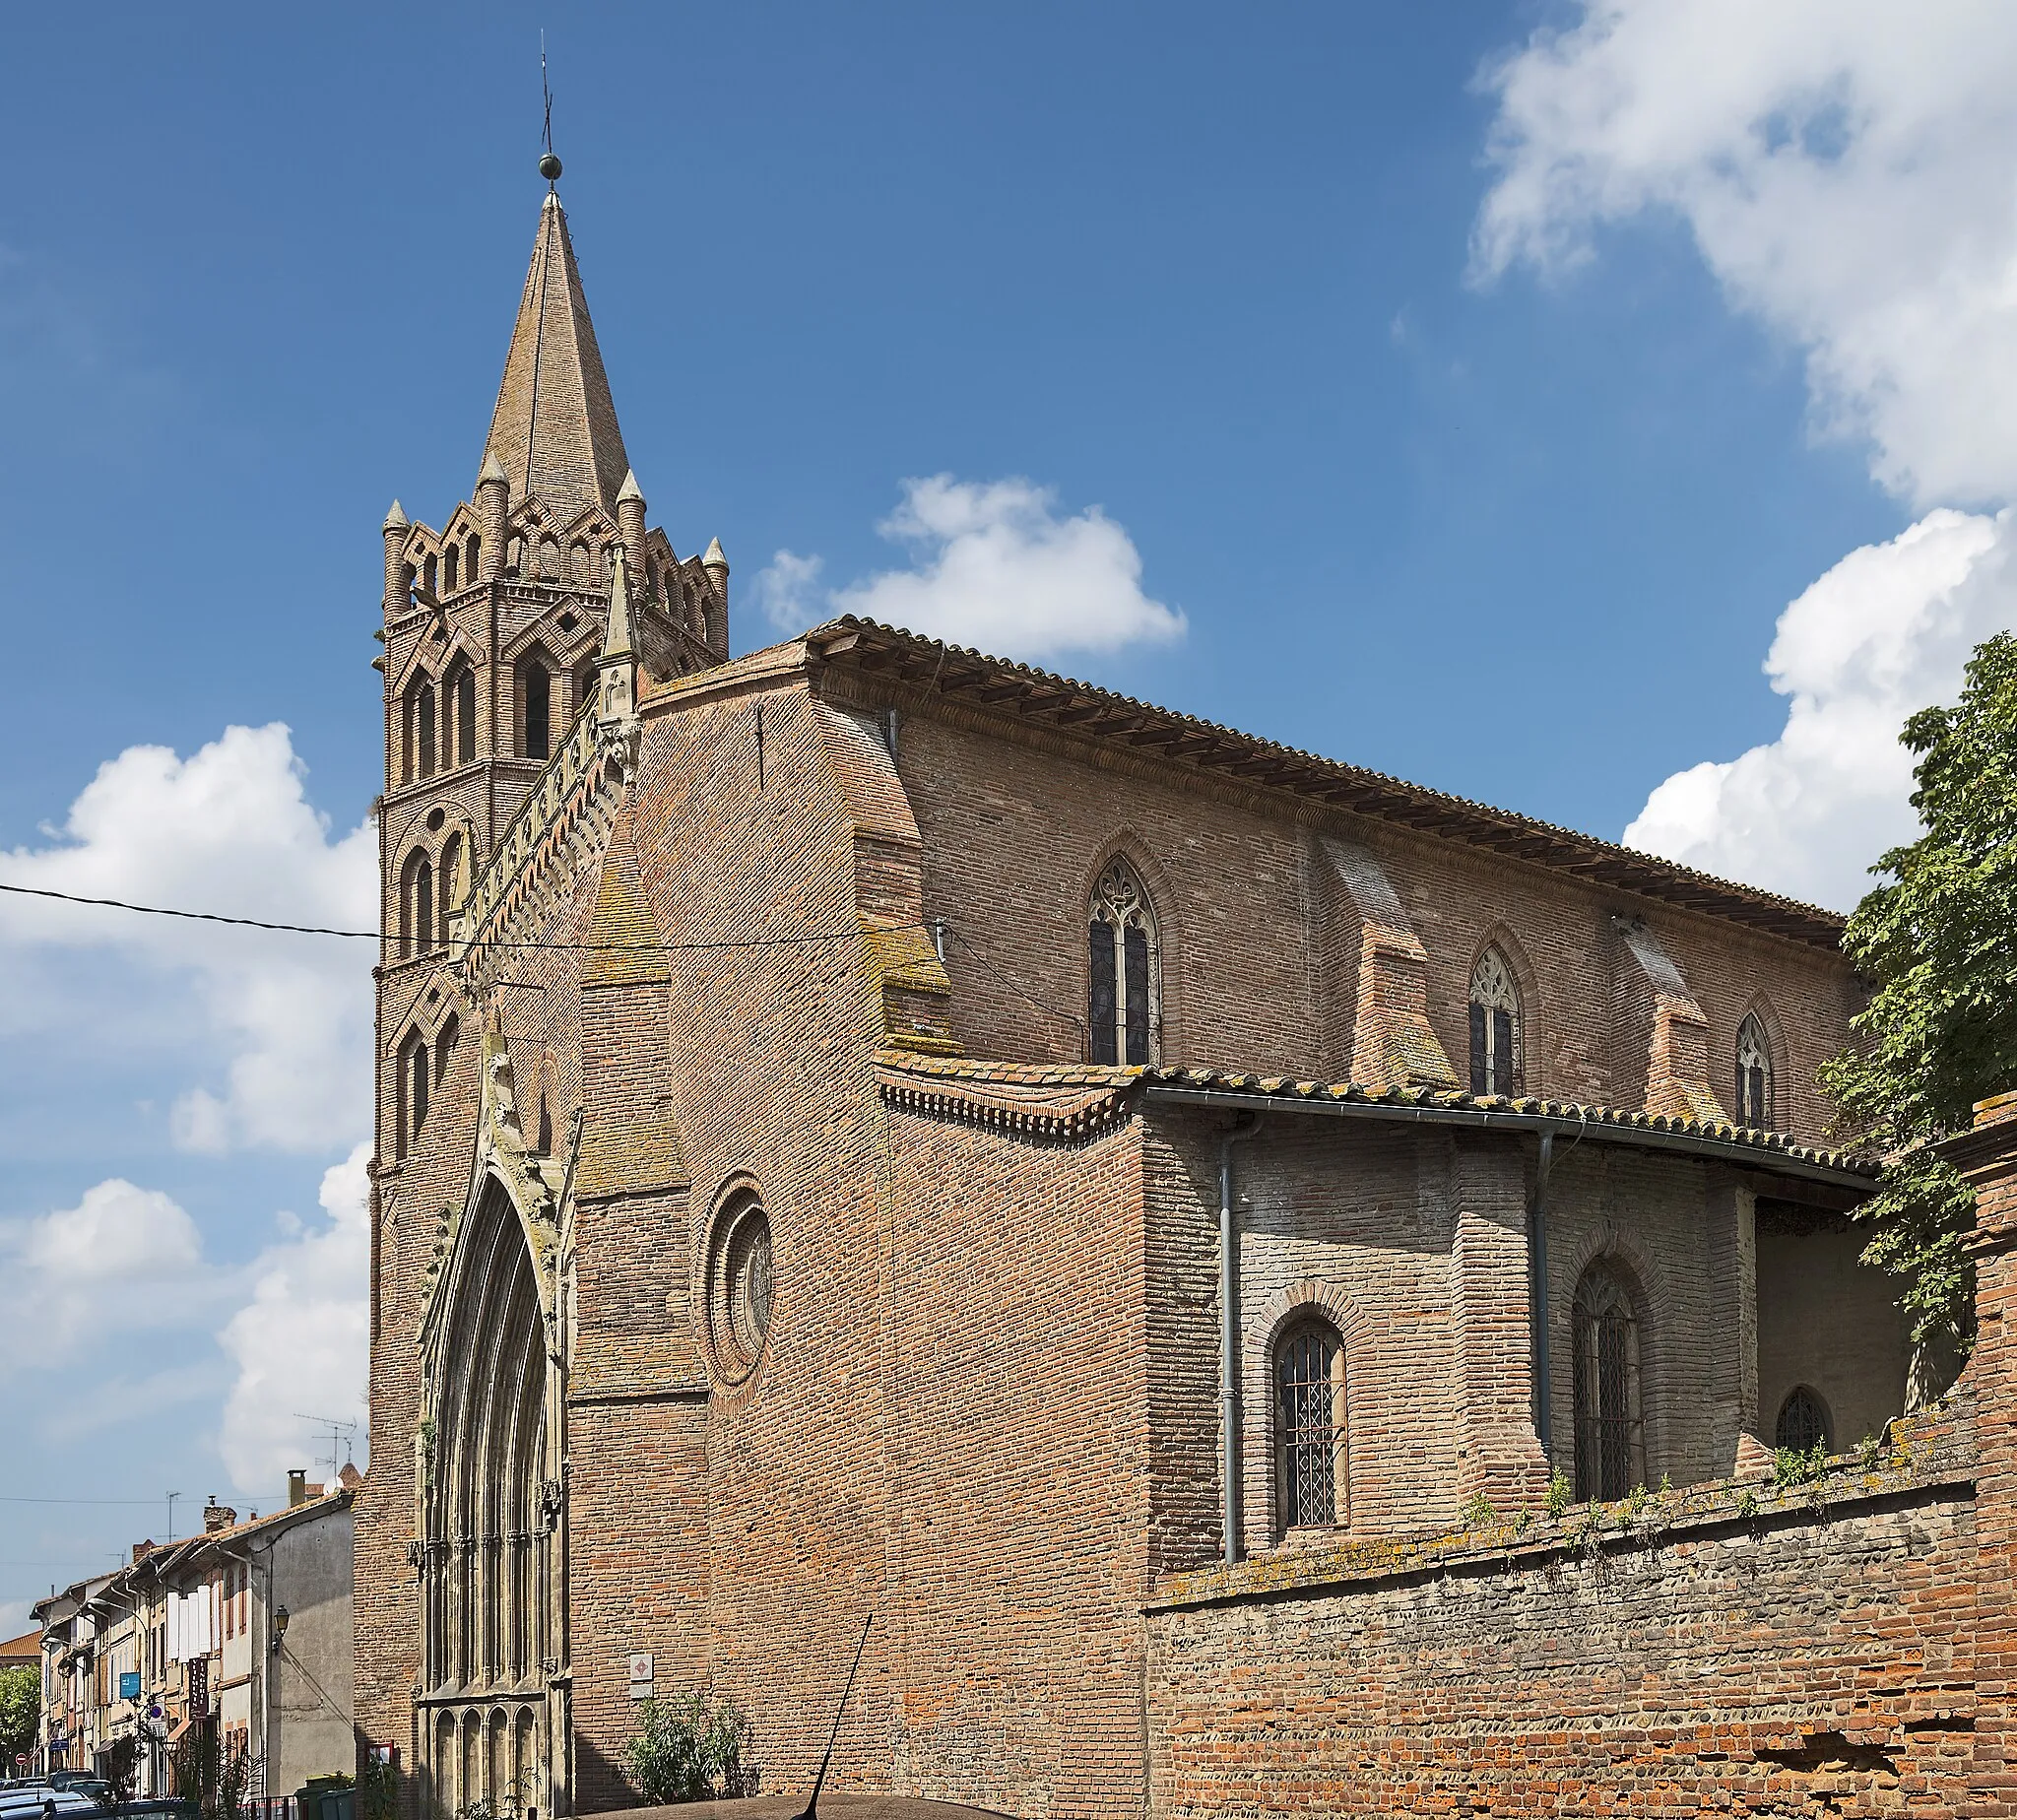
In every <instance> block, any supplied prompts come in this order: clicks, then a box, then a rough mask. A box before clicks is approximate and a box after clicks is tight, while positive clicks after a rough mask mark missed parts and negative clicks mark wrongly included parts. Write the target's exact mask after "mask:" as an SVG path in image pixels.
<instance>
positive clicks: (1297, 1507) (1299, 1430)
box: [1274, 1318, 1345, 1529]
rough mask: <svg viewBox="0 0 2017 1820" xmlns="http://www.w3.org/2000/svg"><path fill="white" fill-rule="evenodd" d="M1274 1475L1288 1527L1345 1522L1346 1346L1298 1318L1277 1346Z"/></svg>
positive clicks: (1325, 1325) (1325, 1328)
mask: <svg viewBox="0 0 2017 1820" xmlns="http://www.w3.org/2000/svg"><path fill="white" fill-rule="evenodd" d="M1274 1397H1275V1474H1276V1480H1277V1483H1278V1487H1279V1489H1278V1494H1277V1495H1278V1497H1279V1500H1280V1503H1279V1509H1280V1512H1281V1525H1282V1527H1283V1528H1291V1529H1292V1528H1298V1527H1305V1526H1308V1525H1313V1524H1334V1523H1340V1522H1342V1521H1343V1511H1344V1504H1345V1500H1344V1492H1343V1483H1344V1439H1345V1422H1344V1346H1343V1343H1342V1342H1341V1341H1340V1340H1339V1338H1338V1336H1337V1332H1336V1330H1335V1329H1334V1328H1333V1327H1332V1326H1331V1324H1330V1323H1329V1322H1327V1321H1322V1320H1318V1319H1315V1318H1312V1319H1308V1320H1302V1321H1298V1322H1297V1323H1296V1324H1295V1325H1294V1326H1293V1327H1292V1328H1290V1329H1289V1330H1288V1332H1285V1333H1284V1334H1282V1336H1281V1338H1280V1340H1279V1341H1278V1342H1277V1343H1276V1345H1275V1349H1274Z"/></svg>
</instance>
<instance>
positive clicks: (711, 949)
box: [0, 884, 927, 954]
mask: <svg viewBox="0 0 2017 1820" xmlns="http://www.w3.org/2000/svg"><path fill="white" fill-rule="evenodd" d="M0 891H7V892H11V893H13V894H14V895H16V896H18V897H46V898H50V899H53V900H54V901H55V902H57V903H64V904H86V905H89V906H91V907H93V908H95V909H99V910H128V911H131V912H132V913H133V914H135V915H136V916H167V917H175V918H177V919H179V920H181V921H183V922H189V923H223V924H227V925H228V926H229V927H230V928H233V929H265V930H271V931H273V932H275V933H276V934H279V935H284V936H337V937H341V938H342V939H344V940H345V941H349V942H383V941H386V940H387V939H388V938H387V937H386V936H385V935H384V934H383V933H382V932H381V931H379V930H375V929H333V928H330V927H328V926H326V925H323V924H316V923H269V922H266V921H264V920H262V919H261V918H259V917H253V916H225V915H223V914H222V913H220V912H218V911H215V910H173V909H169V908H167V907H166V906H165V905H163V904H135V903H128V902H127V901H126V900H125V899H123V898H118V897H82V896H79V895H78V894H77V893H76V892H74V891H52V890H47V889H45V888H43V887H41V886H38V885H33V884H0ZM882 927H887V928H893V929H923V928H925V927H927V925H925V924H923V923H896V924H890V925H884V926H882ZM860 934H861V931H859V930H855V929H835V930H828V931H826V932H824V933H822V934H817V935H810V936H762V937H756V938H754V939H752V940H749V941H746V942H507V941H503V940H501V939H487V940H485V941H484V942H481V943H476V942H464V943H463V944H462V945H463V946H464V947H465V948H467V947H472V946H478V945H481V946H483V947H486V948H544V949H554V950H562V951H571V952H575V953H592V954H638V953H652V954H655V953H669V952H670V953H699V952H706V953H719V952H723V951H726V950H730V949H736V948H766V947H804V946H806V945H808V944H810V943H813V942H847V941H852V940H855V939H857V938H858V937H859V936H860ZM443 945H444V946H446V945H448V944H446V943H444V944H443Z"/></svg>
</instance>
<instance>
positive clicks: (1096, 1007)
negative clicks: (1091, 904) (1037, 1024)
mask: <svg viewBox="0 0 2017 1820" xmlns="http://www.w3.org/2000/svg"><path fill="white" fill-rule="evenodd" d="M1087 958H1088V959H1089V960H1090V961H1091V963H1092V968H1091V973H1090V975H1089V978H1090V979H1091V982H1092V991H1091V1006H1090V1010H1089V1016H1088V1022H1089V1024H1090V1026H1091V1028H1090V1031H1089V1035H1090V1036H1091V1039H1092V1059H1093V1060H1094V1061H1095V1062H1099V1063H1104V1064H1108V1065H1111V1064H1113V1063H1115V1062H1118V1061H1119V1060H1120V1056H1119V1055H1118V1053H1117V1046H1118V1039H1117V1036H1116V1032H1115V1027H1114V1026H1115V1017H1116V1012H1117V1007H1116V1004H1115V999H1114V926H1113V925H1112V924H1111V923H1101V922H1094V923H1093V925H1092V944H1091V947H1090V950H1089V951H1088V954H1087Z"/></svg>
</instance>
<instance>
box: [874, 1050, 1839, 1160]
mask: <svg viewBox="0 0 2017 1820" xmlns="http://www.w3.org/2000/svg"><path fill="white" fill-rule="evenodd" d="M877 1061H878V1064H879V1065H880V1067H881V1068H882V1069H883V1071H884V1072H885V1073H903V1074H915V1075H920V1076H927V1077H932V1078H936V1079H939V1080H943V1081H945V1082H947V1083H948V1084H950V1083H955V1082H959V1081H973V1082H992V1083H997V1084H1001V1085H1015V1086H1023V1087H1038V1086H1049V1087H1066V1086H1079V1087H1092V1086H1098V1085H1104V1086H1106V1087H1107V1088H1108V1089H1109V1091H1110V1092H1111V1093H1112V1094H1113V1095H1114V1096H1115V1098H1116V1101H1117V1103H1118V1101H1119V1100H1120V1099H1121V1098H1124V1097H1125V1096H1126V1095H1127V1094H1128V1092H1129V1090H1130V1089H1132V1088H1134V1087H1136V1086H1142V1087H1180V1088H1181V1087H1189V1088H1193V1089H1196V1090H1200V1091H1205V1092H1215V1093H1240V1094H1251V1095H1252V1096H1254V1097H1255V1098H1258V1099H1276V1100H1287V1101H1291V1102H1296V1101H1300V1102H1306V1103H1321V1102H1325V1101H1330V1102H1333V1103H1343V1104H1349V1105H1359V1106H1395V1107H1410V1106H1411V1107H1425V1108H1432V1109H1435V1110H1439V1111H1446V1112H1478V1113H1494V1112H1496V1113H1514V1114H1517V1115H1520V1116H1522V1117H1525V1118H1531V1119H1545V1120H1552V1121H1555V1122H1557V1123H1559V1124H1563V1125H1569V1124H1576V1125H1584V1126H1599V1127H1602V1128H1605V1129H1607V1130H1612V1131H1640V1132H1654V1133H1664V1134H1668V1135H1671V1136H1674V1137H1700V1138H1707V1139H1713V1140H1715V1141H1717V1142H1721V1143H1727V1144H1733V1145H1736V1146H1739V1147H1741V1148H1744V1149H1750V1150H1757V1151H1760V1152H1761V1153H1763V1154H1765V1155H1768V1156H1783V1157H1786V1158H1788V1159H1789V1160H1790V1161H1793V1162H1799V1163H1808V1164H1812V1165H1814V1166H1816V1167H1819V1168H1824V1169H1840V1170H1844V1171H1846V1172H1848V1173H1851V1174H1854V1175H1874V1174H1875V1173H1876V1170H1877V1168H1878V1163H1877V1160H1876V1159H1875V1158H1874V1157H1872V1156H1870V1155H1869V1154H1868V1153H1867V1152H1864V1151H1855V1150H1831V1149H1828V1148H1825V1147H1824V1146H1821V1145H1817V1144H1803V1143H1800V1142H1798V1141H1796V1140H1795V1139H1794V1138H1792V1137H1788V1136H1787V1134H1786V1133H1784V1132H1770V1131H1760V1130H1757V1129H1755V1128H1753V1127H1750V1126H1742V1125H1733V1124H1727V1123H1724V1122H1722V1121H1718V1120H1705V1119H1689V1118H1683V1117H1681V1116H1679V1115H1677V1114H1668V1113H1658V1112H1638V1111H1633V1110H1630V1109H1628V1108H1625V1107H1618V1106H1594V1105H1585V1104H1584V1103H1582V1102H1581V1101H1577V1100H1554V1099H1538V1098H1532V1097H1529V1096H1526V1095H1509V1094H1503V1093H1483V1094H1476V1093H1467V1092H1464V1091H1463V1090H1462V1089H1456V1088H1445V1087H1388V1088H1380V1087H1367V1086H1360V1085H1358V1084H1356V1083H1355V1082H1352V1081H1322V1080H1299V1079H1296V1078H1294V1077H1292V1076H1290V1075H1286V1074H1255V1073H1243V1072H1234V1071H1230V1070H1224V1069H1210V1068H1109V1067H1103V1066H1101V1065H1099V1064H1096V1063H1074V1064H1069V1065H1065V1066H1061V1067H1048V1066H1043V1065H1039V1064H1030V1063H1022V1062H988V1061H980V1060H976V1059H974V1058H971V1057H963V1056H962V1057H939V1056H916V1055H910V1054H907V1053H904V1052H900V1051H893V1050H885V1051H883V1052H882V1053H880V1054H879V1055H878V1057H877ZM911 1091H913V1092H916V1091H918V1089H911ZM889 1092H890V1089H889V1086H888V1084H887V1083H886V1082H885V1086H884V1095H885V1097H887V1096H888V1094H889Z"/></svg>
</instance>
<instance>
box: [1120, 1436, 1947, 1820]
mask: <svg viewBox="0 0 2017 1820" xmlns="http://www.w3.org/2000/svg"><path fill="white" fill-rule="evenodd" d="M1971 1443H1972V1425H1971V1424H1970V1423H1969V1421H1968V1420H1967V1417H1966V1414H1965V1412H1960V1411H1955V1410H1945V1411H1940V1412H1937V1413H1935V1414H1934V1415H1933V1416H1931V1417H1929V1418H1923V1419H1920V1420H1919V1421H1916V1422H1914V1423H1911V1424H1906V1423H1900V1424H1897V1425H1895V1426H1894V1430H1893V1434H1892V1437H1891V1444H1890V1445H1889V1446H1888V1447H1887V1448H1886V1450H1885V1451H1884V1453H1883V1455H1882V1456H1881V1458H1880V1459H1878V1460H1877V1461H1876V1462H1873V1463H1872V1464H1869V1465H1866V1464H1864V1463H1863V1462H1859V1461H1856V1460H1854V1459H1851V1460H1846V1461H1843V1462H1837V1465H1836V1466H1835V1468H1834V1469H1833V1470H1831V1471H1830V1472H1828V1473H1827V1474H1826V1475H1825V1476H1824V1477H1823V1478H1821V1479H1819V1480H1817V1481H1815V1482H1814V1483H1812V1484H1810V1485H1802V1486H1792V1487H1784V1488H1780V1487H1775V1486H1774V1485H1772V1484H1771V1483H1770V1482H1769V1481H1768V1482H1765V1483H1762V1484H1760V1483H1755V1482H1754V1483H1749V1484H1746V1483H1741V1482H1737V1481H1728V1482H1724V1483H1721V1484H1716V1485H1710V1486H1702V1487H1696V1488H1693V1489H1691V1490H1689V1491H1687V1492H1685V1493H1668V1494H1665V1495H1664V1496H1655V1497H1652V1498H1649V1499H1648V1500H1646V1501H1645V1502H1644V1503H1643V1504H1642V1505H1639V1506H1636V1507H1634V1506H1629V1505H1624V1504H1619V1505H1610V1506H1594V1507H1580V1506H1579V1507H1576V1508H1574V1509H1571V1510H1570V1511H1568V1512H1566V1513H1564V1514H1563V1515H1562V1516H1561V1517H1560V1518H1549V1517H1547V1516H1546V1515H1545V1514H1539V1515H1537V1516H1536V1517H1535V1518H1533V1519H1532V1520H1529V1521H1528V1522H1525V1523H1505V1524H1500V1525H1497V1526H1495V1527H1491V1528H1489V1529H1479V1530H1471V1531H1468V1532H1465V1533H1463V1534H1459V1535H1453V1536H1447V1537H1442V1538H1438V1539H1434V1540H1424V1541H1415V1542H1402V1543H1365V1544H1354V1545H1351V1546H1348V1547H1345V1548H1341V1549H1337V1550H1334V1551H1325V1552H1321V1553H1303V1554H1293V1555H1279V1556H1275V1557H1271V1558H1269V1559H1264V1560H1260V1561H1254V1562H1248V1563H1243V1564H1241V1565H1240V1566H1238V1567H1235V1568H1219V1569H1213V1570H1210V1571H1207V1572H1202V1573H1195V1574H1188V1575H1182V1576H1174V1577H1172V1578H1170V1579H1169V1580H1167V1581H1165V1582H1164V1583H1163V1585H1162V1587H1161V1588H1160V1589H1159V1590H1158V1597H1157V1600H1156V1602H1155V1603H1154V1604H1152V1605H1151V1606H1150V1607H1149V1610H1148V1615H1147V1637H1148V1660H1147V1695H1148V1709H1149V1721H1150V1734H1151V1735H1150V1753H1151V1764H1152V1777H1153V1790H1152V1795H1151V1810H1152V1811H1153V1812H1154V1813H1156V1814H1166V1815H1186V1814H1212V1815H1220V1814H1258V1813H1281V1812H1297V1813H1327V1814H1328V1813H1336V1814H1393V1813H1416V1812H1431V1813H1465V1814H1467V1813H1493V1814H1498V1813H1508V1814H1512V1813H1519V1814H1558V1813H1559V1814H1579V1815H1580V1814H1593V1813H1606V1814H1608V1813H1634V1814H1638V1813H1660V1814H1665V1813H1693V1812H1696V1811H1698V1810H1702V1811H1715V1812H1729V1813H1737V1814H1808V1813H1815V1814H1819V1813H1830V1814H1876V1813H1893V1812H1897V1811H1902V1810H1906V1809H1910V1810H1912V1811H1916V1812H1925V1813H1940V1814H1958V1813H1964V1812H1967V1811H1969V1799H1968V1787H1969V1777H1970V1770H1971V1762H1972V1755H1973V1749H1974V1739H1973V1736H1972V1733H1973V1730H1974V1725H1975V1703H1976V1690H1975V1665H1974V1659H1973V1651H1974V1634H1975V1603H1976V1600H1975V1591H1976V1559H1977V1549H1976V1537H1975V1494H1974V1484H1973V1477H1974V1459H1973V1449H1972V1445H1971Z"/></svg>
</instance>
